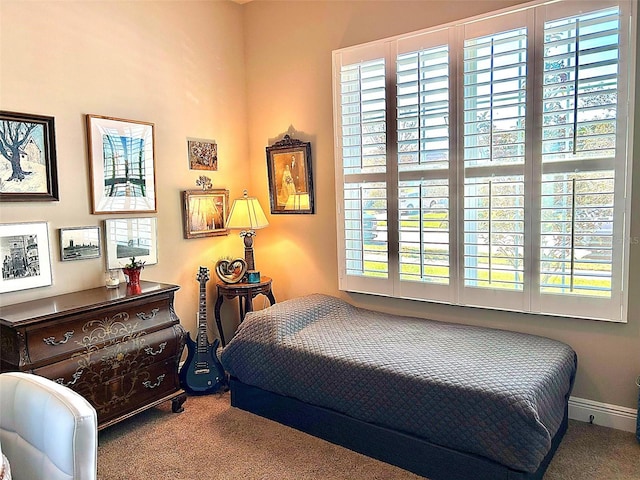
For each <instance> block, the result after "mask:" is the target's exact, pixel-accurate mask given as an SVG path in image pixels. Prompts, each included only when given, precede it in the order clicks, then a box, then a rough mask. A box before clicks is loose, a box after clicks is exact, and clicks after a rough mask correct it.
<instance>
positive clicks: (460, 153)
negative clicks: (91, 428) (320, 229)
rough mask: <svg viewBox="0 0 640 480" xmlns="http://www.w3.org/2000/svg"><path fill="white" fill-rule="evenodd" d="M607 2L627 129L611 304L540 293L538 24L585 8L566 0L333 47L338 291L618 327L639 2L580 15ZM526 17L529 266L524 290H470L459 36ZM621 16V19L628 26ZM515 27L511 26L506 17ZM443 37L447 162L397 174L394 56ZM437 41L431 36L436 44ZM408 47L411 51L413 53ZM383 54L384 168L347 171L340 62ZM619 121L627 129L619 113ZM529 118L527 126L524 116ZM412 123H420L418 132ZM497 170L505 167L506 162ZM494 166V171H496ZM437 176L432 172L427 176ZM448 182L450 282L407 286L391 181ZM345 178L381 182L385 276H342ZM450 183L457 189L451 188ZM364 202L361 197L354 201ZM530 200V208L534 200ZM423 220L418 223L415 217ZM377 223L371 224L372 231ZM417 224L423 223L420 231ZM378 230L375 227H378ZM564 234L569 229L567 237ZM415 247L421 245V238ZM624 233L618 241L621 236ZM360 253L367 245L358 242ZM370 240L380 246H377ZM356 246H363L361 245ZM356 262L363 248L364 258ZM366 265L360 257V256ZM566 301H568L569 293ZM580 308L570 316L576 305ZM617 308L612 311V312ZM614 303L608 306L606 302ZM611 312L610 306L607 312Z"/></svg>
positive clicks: (624, 278) (624, 287)
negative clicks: (616, 20) (615, 32)
mask: <svg viewBox="0 0 640 480" xmlns="http://www.w3.org/2000/svg"><path fill="white" fill-rule="evenodd" d="M610 6H619V8H620V19H621V22H620V35H621V37H620V41H619V44H618V45H619V46H618V48H619V49H620V54H619V62H618V64H617V65H618V66H619V69H620V74H619V75H618V79H619V81H621V82H622V83H619V84H618V92H621V93H619V94H618V96H617V110H616V125H618V126H620V125H621V124H622V125H623V126H624V127H625V128H618V129H617V131H616V135H617V140H616V145H617V148H619V149H623V150H624V151H623V152H622V153H620V154H618V155H616V158H615V159H614V163H615V169H616V176H615V199H614V205H615V208H614V215H615V217H614V219H613V231H612V235H613V237H612V242H613V248H614V249H615V250H614V252H613V255H614V256H613V265H612V276H611V284H612V287H611V300H610V301H608V302H607V301H603V299H601V298H593V297H588V296H577V297H572V296H570V295H554V294H547V293H541V292H540V249H541V248H542V247H541V242H542V240H541V230H540V229H541V222H542V220H541V211H542V207H541V205H540V202H541V198H542V197H541V189H540V184H541V183H542V173H543V172H542V168H543V167H542V160H538V161H535V160H532V159H533V158H541V154H542V133H541V132H542V101H541V99H542V93H541V91H542V75H543V71H542V67H543V61H544V58H543V55H542V44H541V42H542V30H543V25H544V22H545V21H547V20H548V19H557V18H561V17H562V16H563V15H564V16H570V15H575V14H576V11H579V10H584V8H583V7H584V4H581V3H580V2H574V1H571V0H560V1H559V2H545V1H536V2H531V3H527V4H523V5H519V6H516V7H512V8H506V9H503V10H499V11H495V12H488V13H487V14H484V15H480V16H477V17H473V18H469V19H464V20H460V21H457V22H452V23H450V24H446V25H440V26H436V27H433V28H428V29H424V30H421V31H419V32H413V33H410V34H406V35H398V36H396V37H392V38H387V39H382V40H379V41H375V42H370V43H367V44H363V45H357V46H354V47H347V48H343V49H340V50H335V51H334V52H333V78H334V90H333V91H334V136H335V160H336V174H335V181H336V203H337V241H338V272H339V273H338V276H339V289H340V290H343V291H350V292H359V293H370V294H376V295H383V296H390V297H396V298H405V299H414V300H422V301H427V302H438V303H446V304H454V305H461V306H472V307H481V308H493V309H500V310H508V311H516V312H521V313H530V314H541V315H551V316H560V317H564V316H567V317H574V318H575V317H577V318H586V319H597V320H605V321H612V322H622V323H626V321H627V316H628V311H627V309H628V307H627V305H628V282H629V248H630V241H626V239H627V237H628V236H629V234H628V232H629V228H630V207H631V170H632V166H633V159H632V157H631V155H632V152H633V148H632V146H633V144H632V141H633V139H632V131H633V120H634V119H633V113H634V112H633V105H634V104H633V101H634V93H635V92H634V88H635V78H634V73H635V65H634V62H635V55H633V53H637V51H636V50H637V44H636V31H635V25H636V24H637V22H636V16H637V6H635V5H634V3H633V1H632V0H620V1H609V0H604V1H598V2H594V3H593V4H592V3H590V4H589V9H588V11H595V10H600V9H603V8H607V7H610ZM519 18H525V19H526V23H525V25H526V27H527V29H528V30H527V35H529V36H530V38H529V39H528V41H527V45H528V48H527V53H526V55H527V63H526V65H527V69H532V71H533V76H531V75H530V74H529V73H527V77H526V81H527V83H529V80H530V79H531V78H533V79H534V82H533V86H532V87H528V88H527V91H526V97H527V105H528V110H529V111H528V112H527V113H526V119H527V125H526V128H525V135H526V139H525V146H526V148H525V162H524V164H523V165H522V174H523V182H524V204H525V205H526V206H528V207H525V213H524V232H523V233H524V245H523V246H524V258H525V259H526V261H527V262H528V265H526V266H525V271H524V277H525V283H524V288H523V290H522V291H520V292H511V291H506V290H497V289H492V288H481V289H476V290H470V289H468V288H466V289H465V287H464V275H463V272H464V253H463V251H464V233H465V231H464V207H463V208H462V209H459V208H458V206H459V205H460V206H463V205H464V199H465V197H464V185H465V166H464V160H463V159H464V140H460V141H456V139H457V138H460V136H461V134H462V133H463V132H464V130H463V129H464V123H463V119H464V111H463V109H464V82H463V81H457V80H456V79H458V78H460V77H461V76H462V74H463V72H461V69H462V62H463V60H462V58H461V57H462V52H463V48H462V46H463V45H464V40H465V38H472V35H471V34H473V35H475V37H477V36H480V35H489V34H492V33H498V32H502V31H505V30H508V27H507V28H503V29H501V30H496V28H497V27H496V25H499V24H504V25H506V24H507V23H508V22H509V21H510V19H519ZM627 22H628V23H627ZM512 24H513V25H516V24H518V22H516V21H514V22H512ZM442 39H446V42H447V43H446V45H448V48H449V55H450V57H449V65H448V67H449V72H448V74H449V77H450V79H453V80H450V82H449V88H450V90H451V91H450V94H449V109H450V111H452V112H454V113H453V114H452V115H451V116H452V117H453V118H454V119H457V121H452V122H449V123H448V129H449V131H448V134H449V164H448V171H444V172H443V171H442V170H441V171H440V172H439V173H438V172H435V171H429V170H416V171H413V172H412V171H408V172H407V171H400V169H399V167H398V148H397V145H398V128H399V127H398V122H399V119H398V118H397V107H398V105H397V100H398V96H399V93H398V90H397V88H398V87H397V71H396V68H397V61H398V59H399V55H402V54H405V53H409V52H412V51H415V50H416V49H418V48H420V49H424V48H425V45H427V46H429V45H436V44H438V42H439V41H441V40H442ZM436 40H437V41H436ZM412 49H414V50H412ZM380 58H381V59H383V60H384V62H385V72H386V73H385V90H386V92H387V94H386V96H385V99H386V111H385V119H386V132H385V133H386V152H385V155H386V167H385V170H384V171H382V172H381V171H378V172H373V173H368V172H360V173H359V174H354V175H345V174H344V172H343V165H342V158H343V157H342V143H341V140H342V137H341V131H342V125H341V103H340V97H341V83H340V74H341V67H342V66H344V65H350V64H355V63H357V62H362V61H369V60H373V59H380ZM531 105H533V108H532V107H531ZM624 118H626V119H627V123H626V125H624V122H623V121H620V120H619V119H624ZM531 120H533V122H532V121H531ZM419 129H420V127H419V126H418V130H419ZM619 155H623V156H624V157H625V162H624V163H625V165H624V174H621V173H620V172H621V171H622V167H620V166H619V165H618V159H617V158H618V156H619ZM503 170H504V171H512V170H513V169H512V168H511V167H509V166H506V167H505V168H504V169H503ZM498 171H500V167H498ZM434 172H435V173H434ZM425 177H426V178H442V179H444V178H446V179H447V181H448V185H449V189H450V191H449V198H448V217H447V218H448V222H449V226H448V229H449V230H448V234H449V245H448V255H449V277H448V278H449V280H448V284H445V285H440V284H434V283H425V282H420V281H417V282H408V281H401V280H400V268H401V265H400V258H399V257H400V252H399V249H400V241H401V239H400V236H401V234H402V232H401V231H400V230H401V227H400V223H399V222H400V221H401V219H400V216H401V212H400V209H401V203H402V200H399V193H400V192H399V190H400V187H399V183H400V181H401V179H410V180H421V179H424V178H425ZM347 181H356V182H360V185H372V182H382V183H384V184H386V191H385V195H386V198H385V202H386V203H385V204H384V205H385V206H386V209H384V208H380V209H378V210H376V211H375V212H376V213H377V214H376V216H375V217H374V219H373V222H374V224H376V226H377V227H378V228H377V229H376V232H379V231H381V232H382V235H380V233H377V235H378V236H380V237H381V238H383V241H380V242H379V243H381V244H382V247H381V248H386V255H387V266H388V270H387V271H388V274H387V277H386V278H385V277H381V278H376V277H371V276H366V275H349V274H347V270H346V268H345V265H346V262H347V258H346V256H345V245H346V242H347V241H349V240H348V239H347V238H346V236H345V223H344V222H345V211H344V209H345V192H344V188H345V184H346V183H347ZM455 186H458V191H456V190H454V188H455ZM361 201H362V202H364V200H363V199H361ZM535 205H537V207H536V206H535ZM364 210H365V209H364V207H363V208H362V209H361V210H360V215H361V217H360V219H359V221H360V222H361V223H362V225H364V224H365V220H364V214H365V213H366V212H365V211H364ZM420 225H422V223H420ZM374 228H375V227H374ZM418 228H421V227H418ZM378 229H379V230H378ZM572 235H574V236H575V235H577V234H575V233H572ZM420 238H421V240H420V245H422V244H423V243H424V242H425V241H424V239H422V236H421V237H420ZM621 239H622V240H621ZM361 241H362V246H363V249H364V244H365V241H364V239H361ZM376 243H378V242H376ZM363 251H364V250H363ZM363 258H364V254H363ZM363 263H364V260H363ZM570 298H573V299H574V300H572V301H567V299H570ZM578 304H579V305H580V308H579V309H578V310H577V313H576V305H578ZM618 306H619V309H618ZM614 307H615V308H614ZM612 310H615V311H612Z"/></svg>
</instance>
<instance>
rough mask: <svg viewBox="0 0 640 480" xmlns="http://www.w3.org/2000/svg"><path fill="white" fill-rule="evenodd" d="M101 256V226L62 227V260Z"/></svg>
mask: <svg viewBox="0 0 640 480" xmlns="http://www.w3.org/2000/svg"><path fill="white" fill-rule="evenodd" d="M99 257H100V227H72V228H61V229H60V260H62V261H63V262H66V261H67V260H86V259H88V258H99Z"/></svg>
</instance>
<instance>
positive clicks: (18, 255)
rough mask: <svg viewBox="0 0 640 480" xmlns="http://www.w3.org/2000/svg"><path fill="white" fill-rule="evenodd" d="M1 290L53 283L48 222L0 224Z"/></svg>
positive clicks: (16, 289)
mask: <svg viewBox="0 0 640 480" xmlns="http://www.w3.org/2000/svg"><path fill="white" fill-rule="evenodd" d="M0 255H1V256H2V275H0V293H7V292H15V291H18V290H26V289H29V288H36V287H46V286H49V285H51V284H52V275H51V254H50V251H49V225H48V224H47V223H46V222H34V223H11V224H4V225H0Z"/></svg>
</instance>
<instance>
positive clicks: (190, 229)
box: [182, 189, 229, 238]
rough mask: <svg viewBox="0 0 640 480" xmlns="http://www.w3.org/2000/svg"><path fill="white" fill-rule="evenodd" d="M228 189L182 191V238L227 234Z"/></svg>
mask: <svg viewBox="0 0 640 480" xmlns="http://www.w3.org/2000/svg"><path fill="white" fill-rule="evenodd" d="M228 214H229V190H225V189H211V190H187V191H184V192H182V219H183V224H184V238H200V237H214V236H217V235H227V234H228V233H229V230H228V229H227V216H228Z"/></svg>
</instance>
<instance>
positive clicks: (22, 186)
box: [0, 111, 59, 202]
mask: <svg viewBox="0 0 640 480" xmlns="http://www.w3.org/2000/svg"><path fill="white" fill-rule="evenodd" d="M58 199H59V197H58V172H57V164H56V135H55V128H54V119H53V117H46V116H43V115H32V114H27V113H15V112H6V111H0V201H3V202H25V201H55V200H58Z"/></svg>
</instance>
